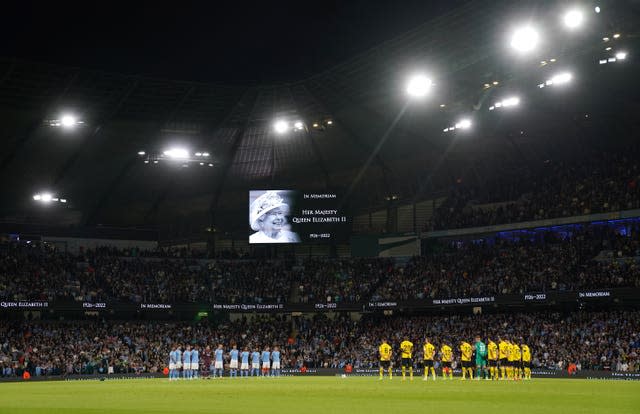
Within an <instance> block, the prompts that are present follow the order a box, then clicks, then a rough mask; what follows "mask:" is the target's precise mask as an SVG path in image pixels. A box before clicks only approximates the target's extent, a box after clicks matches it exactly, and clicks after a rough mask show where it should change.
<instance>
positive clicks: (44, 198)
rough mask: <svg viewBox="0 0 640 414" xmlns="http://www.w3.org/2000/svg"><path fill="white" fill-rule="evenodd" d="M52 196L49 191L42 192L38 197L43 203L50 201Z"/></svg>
mask: <svg viewBox="0 0 640 414" xmlns="http://www.w3.org/2000/svg"><path fill="white" fill-rule="evenodd" d="M52 198H53V196H52V195H51V194H49V193H44V194H42V195H41V196H40V199H41V200H42V202H43V203H48V202H50V201H51V199H52Z"/></svg>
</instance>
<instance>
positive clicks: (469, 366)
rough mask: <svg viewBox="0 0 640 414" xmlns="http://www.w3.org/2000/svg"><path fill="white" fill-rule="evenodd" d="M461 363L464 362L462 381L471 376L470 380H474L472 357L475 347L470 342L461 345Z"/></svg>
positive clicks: (463, 342)
mask: <svg viewBox="0 0 640 414" xmlns="http://www.w3.org/2000/svg"><path fill="white" fill-rule="evenodd" d="M459 349H460V352H461V355H460V361H461V362H462V379H463V380H464V379H465V378H466V377H467V374H469V379H473V362H471V357H472V356H473V347H472V346H471V344H470V343H469V342H466V341H462V343H461V344H460V348H459Z"/></svg>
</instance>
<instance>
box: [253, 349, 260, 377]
mask: <svg viewBox="0 0 640 414" xmlns="http://www.w3.org/2000/svg"><path fill="white" fill-rule="evenodd" d="M259 375H260V350H259V348H256V350H255V351H253V352H252V353H251V376H252V377H257V376H259Z"/></svg>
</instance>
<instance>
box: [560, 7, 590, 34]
mask: <svg viewBox="0 0 640 414" xmlns="http://www.w3.org/2000/svg"><path fill="white" fill-rule="evenodd" d="M584 20H585V15H584V13H583V12H582V10H580V9H571V10H567V11H566V12H565V14H564V15H563V16H562V22H563V23H564V26H565V27H566V28H567V29H569V30H576V29H578V28H579V27H580V26H582V25H583V24H584Z"/></svg>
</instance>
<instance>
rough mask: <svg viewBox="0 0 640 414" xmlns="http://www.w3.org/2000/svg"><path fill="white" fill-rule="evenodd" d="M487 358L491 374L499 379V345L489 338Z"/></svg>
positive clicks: (493, 377) (495, 378)
mask: <svg viewBox="0 0 640 414" xmlns="http://www.w3.org/2000/svg"><path fill="white" fill-rule="evenodd" d="M487 359H488V360H489V375H490V376H491V379H492V380H497V379H498V345H497V344H496V343H495V342H493V341H492V340H491V339H489V343H488V344H487Z"/></svg>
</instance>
